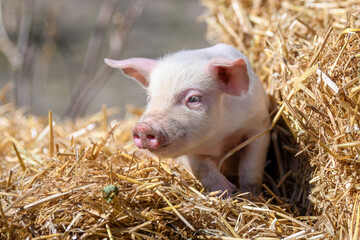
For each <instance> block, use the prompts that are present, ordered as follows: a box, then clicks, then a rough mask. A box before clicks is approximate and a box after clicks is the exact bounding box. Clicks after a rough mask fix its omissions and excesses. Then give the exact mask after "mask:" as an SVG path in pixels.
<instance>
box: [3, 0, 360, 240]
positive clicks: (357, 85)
mask: <svg viewBox="0 0 360 240" xmlns="http://www.w3.org/2000/svg"><path fill="white" fill-rule="evenodd" d="M203 3H204V4H205V5H206V6H207V7H208V8H209V13H208V14H207V16H205V17H204V19H205V20H206V21H207V22H208V25H209V37H210V38H211V39H214V40H215V41H221V42H227V43H230V44H232V45H234V46H236V47H238V48H239V49H240V50H242V51H243V52H244V53H245V54H247V55H248V56H250V60H251V62H252V63H253V66H254V68H255V70H256V72H257V73H258V74H259V76H260V79H261V80H262V81H263V82H264V85H265V86H266V88H267V90H268V92H269V94H270V95H271V97H272V99H273V102H274V108H275V110H274V112H273V114H272V116H273V119H274V120H273V123H277V124H276V125H275V124H274V129H273V131H272V148H271V151H270V156H269V159H272V161H271V163H269V165H268V166H267V173H266V174H265V183H264V185H263V186H264V188H263V190H264V193H263V196H261V197H260V198H259V199H248V198H247V196H246V194H239V195H237V196H234V197H232V198H230V199H224V198H221V197H220V198H219V197H217V196H216V193H206V192H204V190H203V189H202V186H201V185H200V184H199V182H197V180H196V179H194V178H193V177H192V176H191V175H190V174H189V173H188V172H187V171H186V170H185V169H183V168H182V167H181V166H178V165H177V164H176V163H174V162H173V161H172V160H171V159H169V160H167V159H162V160H161V159H157V158H154V157H152V156H150V155H148V154H147V153H146V152H142V151H139V150H137V149H136V148H135V147H134V145H133V143H132V141H131V128H132V126H133V125H134V123H135V122H136V120H137V117H138V115H139V114H141V111H138V110H136V109H133V110H131V113H132V114H131V115H130V116H129V117H128V118H126V119H125V120H123V121H121V122H109V121H108V117H109V116H111V115H112V114H113V113H114V110H113V109H106V108H104V109H103V110H102V112H101V113H99V114H96V115H94V116H92V117H90V118H88V119H78V120H77V121H75V122H63V123H61V124H59V123H57V124H54V123H53V124H50V125H49V119H52V117H49V119H45V118H38V117H34V116H25V115H24V114H23V113H22V111H21V110H18V109H14V108H13V107H12V106H11V105H9V104H4V105H2V106H0V136H1V138H0V157H1V158H0V159H1V160H0V164H1V165H0V167H1V175H0V206H1V207H0V210H1V211H0V238H2V239H6V238H7V239H27V238H28V239H87V238H91V239H100V238H101V239H104V238H107V239H124V238H125V239H127V238H131V239H188V238H194V239H214V238H220V237H221V238H222V239H235V238H236V239H249V238H257V239H331V238H332V239H358V237H359V225H360V208H359V199H358V193H359V189H360V186H359V182H360V179H359V178H360V174H359V167H358V164H359V160H360V159H359V151H360V149H359V145H360V143H359V135H360V130H359V107H360V106H359V104H360V97H359V91H360V79H359V73H358V69H359V60H358V59H359V57H360V56H359V53H358V52H359V47H360V46H359V43H360V41H359V34H358V33H359V29H357V28H358V26H359V19H358V18H359V13H358V11H357V9H356V8H357V7H358V6H359V3H358V2H357V1H347V2H341V3H338V1H328V2H327V3H316V2H314V1H302V2H301V3H298V1H255V2H254V3H253V2H251V1H241V4H240V1H236V0H233V1H230V0H226V1H214V0H203ZM260 3H261V4H260ZM7 90H8V88H4V90H2V91H0V99H1V100H2V102H5V98H4V96H5V95H6V94H5V93H6V91H7ZM275 103H276V104H277V106H278V107H275V106H276V104H275ZM55 119H56V118H55ZM51 122H52V121H51V120H50V123H51ZM287 127H288V128H287ZM51 129H52V130H51ZM292 137H293V138H292ZM295 143H297V145H295ZM309 163H310V164H311V165H312V168H311V167H310V166H309ZM309 182H310V183H311V190H310V187H309V185H308V184H309ZM103 189H106V193H105V192H104V191H103ZM109 189H110V190H111V189H112V190H113V191H110V190H109ZM309 191H311V193H309ZM309 195H310V199H311V201H312V203H313V205H312V204H310V202H309V201H308V200H307V199H308V197H309Z"/></svg>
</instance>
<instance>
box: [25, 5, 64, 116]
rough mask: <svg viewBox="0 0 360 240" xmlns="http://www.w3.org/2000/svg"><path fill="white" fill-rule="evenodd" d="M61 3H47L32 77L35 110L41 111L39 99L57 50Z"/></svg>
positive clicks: (41, 105)
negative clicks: (40, 43)
mask: <svg viewBox="0 0 360 240" xmlns="http://www.w3.org/2000/svg"><path fill="white" fill-rule="evenodd" d="M61 4H62V1H55V3H54V2H51V3H48V6H47V7H48V8H47V13H46V18H45V19H46V20H45V21H44V28H43V29H44V31H43V35H44V36H43V38H44V43H43V45H42V47H41V49H40V51H39V54H38V55H37V58H36V62H35V66H34V75H33V85H32V92H33V96H35V97H34V99H33V106H34V108H36V109H43V105H44V100H43V98H41V97H36V96H41V94H42V93H44V92H45V90H46V85H47V79H48V75H49V71H50V67H51V64H52V61H53V58H54V55H55V52H56V49H57V45H56V39H55V38H56V36H57V34H58V16H59V14H60V9H61Z"/></svg>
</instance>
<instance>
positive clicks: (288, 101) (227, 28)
mask: <svg viewBox="0 0 360 240" xmlns="http://www.w3.org/2000/svg"><path fill="white" fill-rule="evenodd" d="M203 4H204V5H205V6H206V7H207V8H208V9H209V11H208V13H207V15H206V16H205V17H204V19H205V20H206V22H207V23H208V38H209V39H211V40H212V41H214V42H225V43H229V44H231V45H233V46H235V47H237V48H238V49H240V50H241V51H243V52H244V53H245V54H246V55H248V56H249V57H250V61H251V62H252V64H253V67H254V69H255V71H256V72H257V73H258V74H259V76H260V79H261V80H262V82H263V83H264V85H265V86H266V87H267V91H268V93H269V94H270V96H272V97H273V99H274V101H275V102H276V103H277V104H278V108H279V112H280V113H281V115H282V118H283V120H284V121H285V122H286V123H287V125H288V127H289V129H290V132H291V133H292V135H293V137H294V138H295V139H296V142H297V143H298V146H299V152H303V153H306V155H307V156H308V157H307V158H308V161H309V162H310V164H311V165H312V166H313V167H314V171H313V172H312V178H311V180H310V183H311V185H312V188H311V193H310V196H309V198H310V199H311V201H312V203H313V204H314V211H312V214H314V215H318V216H321V217H320V220H319V221H318V222H317V223H316V229H317V230H319V231H322V232H324V233H325V234H326V235H325V236H326V238H327V239H358V238H359V217H360V212H359V211H360V208H359V199H358V194H359V190H360V184H359V183H360V172H359V171H360V166H359V163H360V141H359V140H360V128H359V120H360V111H359V107H360V95H359V91H360V73H359V58H360V55H359V47H360V39H359V33H360V29H359V26H360V5H359V2H358V1H351V0H350V1H336V0H327V1H321V2H316V1H310V0H309V1H307V0H305V1H301V2H299V1H293V0H286V1H236V0H222V1H214V0H203ZM279 112H278V113H279Z"/></svg>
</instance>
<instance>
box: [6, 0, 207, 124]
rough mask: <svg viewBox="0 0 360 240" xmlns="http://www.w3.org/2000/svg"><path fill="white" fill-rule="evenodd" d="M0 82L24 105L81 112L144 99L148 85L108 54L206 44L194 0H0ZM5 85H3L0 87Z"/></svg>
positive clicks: (145, 53)
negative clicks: (110, 63)
mask: <svg viewBox="0 0 360 240" xmlns="http://www.w3.org/2000/svg"><path fill="white" fill-rule="evenodd" d="M0 3H1V10H2V11H1V15H0V87H1V88H2V89H3V90H6V89H9V91H8V93H7V98H6V99H5V98H4V97H2V94H3V93H1V92H0V97H1V101H2V103H3V104H5V103H6V102H7V101H10V102H14V103H16V105H17V106H18V107H22V108H24V110H25V111H26V112H29V113H33V114H36V115H46V114H47V111H48V110H49V109H51V110H52V111H53V114H54V115H57V116H62V117H71V118H76V117H81V116H84V115H90V114H92V113H95V112H98V111H100V110H101V106H102V105H104V104H105V105H106V106H107V107H113V106H118V107H119V108H120V114H119V115H117V117H122V116H124V114H125V111H126V110H125V106H126V105H134V106H144V105H145V102H146V101H145V100H146V96H145V94H144V93H145V91H144V90H143V89H142V88H141V87H140V85H138V84H137V83H136V82H135V81H133V80H131V79H127V78H125V77H124V76H123V75H122V74H121V72H120V71H119V70H112V69H110V68H109V67H106V66H105V65H104V63H103V59H104V58H105V57H110V58H115V59H124V58H130V57H148V58H157V57H159V56H162V55H164V54H166V53H169V52H173V51H177V50H181V49H184V48H185V49H193V48H202V47H207V46H209V44H208V43H207V41H206V40H205V31H206V24H205V23H204V22H200V21H199V20H198V18H199V17H200V16H201V15H203V14H204V12H205V8H204V7H202V6H201V5H200V2H199V1H196V0H181V1H179V0H166V1H164V0H151V1H146V0H76V1H73V0H62V1H60V0H0ZM3 92H4V91H3Z"/></svg>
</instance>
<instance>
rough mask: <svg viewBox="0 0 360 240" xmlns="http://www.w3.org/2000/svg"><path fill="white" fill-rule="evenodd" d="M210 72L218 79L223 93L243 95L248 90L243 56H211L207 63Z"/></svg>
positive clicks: (247, 78) (247, 76)
mask: <svg viewBox="0 0 360 240" xmlns="http://www.w3.org/2000/svg"><path fill="white" fill-rule="evenodd" d="M209 71H210V74H211V75H213V76H215V79H216V80H218V81H220V82H221V84H222V86H223V90H224V92H225V93H227V94H230V95H233V96H243V95H245V94H246V93H247V91H248V90H249V75H248V72H247V68H246V62H245V60H244V59H243V58H238V59H236V60H233V59H227V58H213V59H212V60H211V61H210V65H209Z"/></svg>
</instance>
